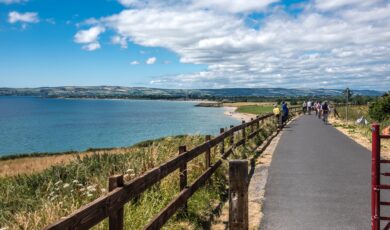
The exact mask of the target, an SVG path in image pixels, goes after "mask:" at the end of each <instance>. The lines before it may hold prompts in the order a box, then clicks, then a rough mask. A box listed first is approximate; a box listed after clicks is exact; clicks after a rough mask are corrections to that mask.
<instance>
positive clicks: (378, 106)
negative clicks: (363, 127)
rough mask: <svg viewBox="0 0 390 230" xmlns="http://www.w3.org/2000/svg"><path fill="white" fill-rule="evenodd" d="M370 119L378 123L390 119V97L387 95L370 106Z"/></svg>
mask: <svg viewBox="0 0 390 230" xmlns="http://www.w3.org/2000/svg"><path fill="white" fill-rule="evenodd" d="M368 113H369V115H370V117H371V118H372V119H374V120H376V121H379V122H382V121H384V120H386V119H389V118H390V95H389V94H385V95H384V96H383V97H380V98H379V99H378V100H377V101H376V102H374V103H372V104H371V105H370V109H369V111H368Z"/></svg>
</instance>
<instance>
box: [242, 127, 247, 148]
mask: <svg viewBox="0 0 390 230" xmlns="http://www.w3.org/2000/svg"><path fill="white" fill-rule="evenodd" d="M242 124H243V125H244V127H243V128H242V138H243V139H244V144H245V142H246V133H245V132H246V131H245V129H246V124H245V121H242Z"/></svg>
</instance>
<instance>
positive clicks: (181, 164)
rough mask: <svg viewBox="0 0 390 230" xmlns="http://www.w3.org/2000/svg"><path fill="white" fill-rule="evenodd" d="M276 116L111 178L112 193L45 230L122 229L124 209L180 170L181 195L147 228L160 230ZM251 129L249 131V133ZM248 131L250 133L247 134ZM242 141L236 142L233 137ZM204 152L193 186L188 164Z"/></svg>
mask: <svg viewBox="0 0 390 230" xmlns="http://www.w3.org/2000/svg"><path fill="white" fill-rule="evenodd" d="M299 111H300V108H299V107H292V108H290V112H291V113H295V112H299ZM272 117H273V114H272V113H268V114H265V115H262V116H258V117H256V119H253V120H251V121H249V122H247V123H245V122H243V123H242V124H241V125H237V126H231V127H230V129H228V130H225V129H221V130H220V134H219V135H218V136H217V137H215V138H213V139H211V138H210V136H206V142H205V143H204V144H201V145H199V146H197V147H195V148H193V149H191V150H187V149H186V148H185V146H181V147H180V150H179V155H177V156H176V157H174V158H173V159H171V160H169V161H167V162H165V163H164V164H162V165H160V166H158V167H155V168H153V169H151V170H149V171H147V172H145V173H144V174H143V175H141V176H139V177H137V178H135V179H133V180H131V181H129V182H125V183H123V177H117V176H116V177H115V178H111V179H110V188H109V193H108V194H106V195H105V196H102V197H100V198H98V199H96V200H94V201H92V202H91V203H89V204H87V205H85V206H83V207H81V208H80V209H78V210H76V211H75V212H74V213H72V214H70V215H69V216H67V217H64V218H62V219H61V220H59V221H57V222H56V223H53V224H51V225H49V226H47V227H45V229H47V230H49V229H50V230H54V229H61V230H65V229H88V228H91V227H93V226H95V225H96V224H98V223H100V222H101V221H103V220H104V219H105V218H107V217H109V219H110V221H109V222H110V223H109V228H110V230H112V229H115V230H117V229H118V230H119V229H123V207H124V205H125V204H126V203H128V202H129V201H130V200H132V199H134V198H136V197H137V196H139V195H140V194H141V193H143V192H144V191H145V190H147V189H149V188H150V187H151V186H153V185H154V184H156V183H157V182H159V181H161V180H162V179H163V178H165V177H166V176H168V175H169V174H170V173H172V172H174V171H175V170H180V193H179V194H178V195H177V196H176V197H175V198H174V199H173V200H172V201H171V202H170V203H169V204H168V205H167V206H166V207H165V208H164V209H163V210H161V211H160V212H159V213H158V214H157V215H156V216H155V217H154V218H153V219H152V220H151V221H150V222H149V224H148V225H147V226H146V227H145V229H159V228H161V227H162V226H163V225H164V224H165V223H166V222H167V221H168V220H169V218H170V217H171V216H172V215H174V214H175V213H176V211H178V210H179V209H181V208H183V210H184V211H185V210H186V204H187V200H188V199H189V198H190V197H191V196H192V195H193V194H194V193H195V192H196V191H197V190H198V189H199V188H200V187H201V186H202V185H204V184H205V182H206V181H207V180H208V179H209V178H210V177H211V176H212V175H213V173H214V172H215V171H216V170H217V169H218V168H219V167H220V166H221V165H222V162H223V160H226V159H227V158H228V157H229V155H230V154H231V153H232V152H233V151H234V149H235V148H237V147H239V146H241V145H243V144H245V142H246V139H251V138H253V137H255V136H256V135H257V134H259V132H260V131H261V125H260V122H262V121H264V120H266V119H268V118H272ZM248 127H249V130H248ZM247 132H249V133H247ZM239 133H241V134H242V135H241V136H242V138H241V139H240V140H238V141H237V142H236V143H234V136H235V134H236V136H239V135H238V134H239ZM226 138H228V143H229V148H228V149H225V147H226V146H225V139H226ZM218 145H220V150H221V152H220V153H221V156H220V157H219V160H217V161H216V162H215V163H214V164H213V165H211V161H210V149H211V148H213V147H216V146H218ZM202 153H205V165H206V171H205V172H204V173H203V174H202V175H201V176H199V177H198V178H197V179H196V180H195V181H194V182H193V183H192V184H191V185H188V184H187V169H186V165H187V163H188V162H189V161H191V160H192V159H194V158H196V157H198V156H199V155H201V154H202Z"/></svg>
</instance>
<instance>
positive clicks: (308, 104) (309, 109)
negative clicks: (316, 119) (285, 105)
mask: <svg viewBox="0 0 390 230" xmlns="http://www.w3.org/2000/svg"><path fill="white" fill-rule="evenodd" d="M312 106H313V103H312V102H311V101H310V100H309V101H308V102H307V112H308V113H309V115H311V109H312V108H311V107H312Z"/></svg>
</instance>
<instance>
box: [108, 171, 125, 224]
mask: <svg viewBox="0 0 390 230" xmlns="http://www.w3.org/2000/svg"><path fill="white" fill-rule="evenodd" d="M118 187H123V175H114V176H110V177H109V178H108V191H110V192H111V191H112V190H114V189H116V188H118ZM108 225H109V229H110V230H122V229H123V207H122V208H120V209H119V210H118V211H116V212H114V213H111V214H110V215H109V217H108Z"/></svg>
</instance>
